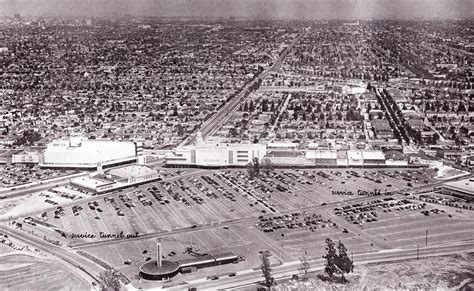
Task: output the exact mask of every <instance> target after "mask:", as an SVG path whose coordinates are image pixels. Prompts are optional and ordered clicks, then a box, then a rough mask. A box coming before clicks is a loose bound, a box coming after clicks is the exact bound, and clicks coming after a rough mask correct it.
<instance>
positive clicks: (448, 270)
mask: <svg viewBox="0 0 474 291" xmlns="http://www.w3.org/2000/svg"><path fill="white" fill-rule="evenodd" d="M473 260H474V254H472V253H471V254H465V255H462V256H461V255H454V256H445V257H436V258H427V259H420V260H409V261H402V262H398V263H391V264H369V265H365V266H356V267H355V269H354V272H355V273H354V274H350V275H348V276H347V279H348V280H349V281H350V282H349V283H347V284H344V285H343V284H340V283H329V282H325V281H322V280H320V279H317V278H316V276H318V275H319V276H321V275H323V276H324V275H325V274H324V273H323V272H322V271H321V272H317V273H316V274H312V278H311V279H309V280H308V281H307V282H298V281H289V282H286V283H281V284H279V285H278V286H277V287H276V290H295V289H297V290H314V289H326V290H329V289H344V290H362V289H364V290H376V289H381V290H386V289H396V290H433V289H438V290H472V289H473V288H474V266H473V265H472V261H473Z"/></svg>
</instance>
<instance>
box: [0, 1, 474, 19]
mask: <svg viewBox="0 0 474 291" xmlns="http://www.w3.org/2000/svg"><path fill="white" fill-rule="evenodd" d="M13 13H20V14H23V15H33V16H39V15H52V14H53V15H64V16H73V15H81V16H99V15H103V14H114V13H118V14H131V15H143V16H198V17H206V16H211V17H230V16H236V17H249V18H262V19H365V18H373V19H380V18H390V19H394V18H395V19H411V18H440V19H453V18H454V19H459V18H474V0H0V14H3V15H12V14H13Z"/></svg>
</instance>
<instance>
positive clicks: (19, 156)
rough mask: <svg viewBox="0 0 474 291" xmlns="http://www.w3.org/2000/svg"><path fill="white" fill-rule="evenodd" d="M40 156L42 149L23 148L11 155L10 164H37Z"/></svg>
mask: <svg viewBox="0 0 474 291" xmlns="http://www.w3.org/2000/svg"><path fill="white" fill-rule="evenodd" d="M42 156H43V153H42V150H24V151H22V152H19V153H16V154H13V155H12V164H38V163H39V162H40V160H41V159H42Z"/></svg>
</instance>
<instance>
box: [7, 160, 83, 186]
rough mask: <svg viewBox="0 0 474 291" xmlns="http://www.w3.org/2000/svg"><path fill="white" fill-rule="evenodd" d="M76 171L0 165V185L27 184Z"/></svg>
mask: <svg viewBox="0 0 474 291" xmlns="http://www.w3.org/2000/svg"><path fill="white" fill-rule="evenodd" d="M75 173H77V171H74V170H60V171H58V170H50V169H40V168H39V167H38V166H33V165H31V166H30V165H18V164H16V165H11V164H10V165H1V166H0V176H1V181H0V182H1V183H0V188H1V187H11V186H16V185H21V184H27V183H31V182H36V181H42V180H47V179H52V178H56V177H61V176H66V175H71V174H75Z"/></svg>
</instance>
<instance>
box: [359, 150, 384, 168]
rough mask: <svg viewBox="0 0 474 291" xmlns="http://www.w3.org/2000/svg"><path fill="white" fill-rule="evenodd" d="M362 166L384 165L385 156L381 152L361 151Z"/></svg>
mask: <svg viewBox="0 0 474 291" xmlns="http://www.w3.org/2000/svg"><path fill="white" fill-rule="evenodd" d="M362 159H363V160H364V165H370V166H374V165H385V155H384V154H383V152H382V151H362Z"/></svg>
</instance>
